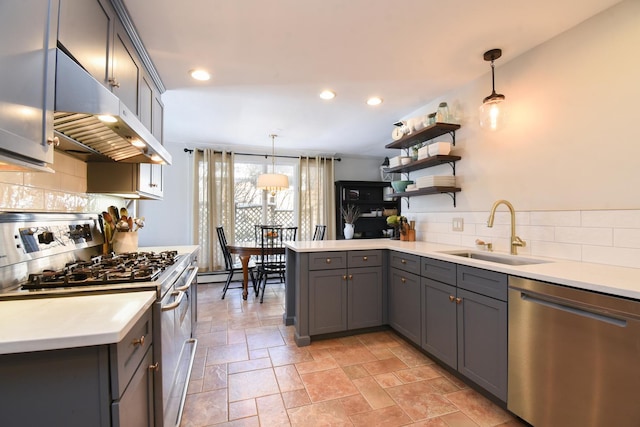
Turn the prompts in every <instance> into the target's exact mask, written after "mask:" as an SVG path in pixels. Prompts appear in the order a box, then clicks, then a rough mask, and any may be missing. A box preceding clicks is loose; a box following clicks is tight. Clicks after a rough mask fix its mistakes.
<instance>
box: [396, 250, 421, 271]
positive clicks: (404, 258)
mask: <svg viewBox="0 0 640 427" xmlns="http://www.w3.org/2000/svg"><path fill="white" fill-rule="evenodd" d="M389 263H390V265H391V267H394V268H399V269H400V270H404V271H408V272H409V273H414V274H420V257H419V256H418V255H410V254H405V253H402V252H397V251H391V252H390V253H389Z"/></svg>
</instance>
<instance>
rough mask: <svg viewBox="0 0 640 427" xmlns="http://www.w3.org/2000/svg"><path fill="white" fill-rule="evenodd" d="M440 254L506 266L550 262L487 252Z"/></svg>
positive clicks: (446, 252)
mask: <svg viewBox="0 0 640 427" xmlns="http://www.w3.org/2000/svg"><path fill="white" fill-rule="evenodd" d="M440 253H443V254H449V255H455V256H460V257H464V258H471V259H479V260H482V261H489V262H496V263H498V264H507V265H529V264H545V263H548V262H551V261H544V260H540V259H534V258H524V257H520V256H515V255H499V254H493V253H487V252H474V251H442V252H440Z"/></svg>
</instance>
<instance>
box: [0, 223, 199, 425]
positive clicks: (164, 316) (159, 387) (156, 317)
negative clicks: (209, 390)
mask: <svg viewBox="0 0 640 427" xmlns="http://www.w3.org/2000/svg"><path fill="white" fill-rule="evenodd" d="M0 242H1V244H0V304H1V301H2V300H12V299H16V298H17V299H25V298H52V297H61V296H70V295H74V296H76V295H95V294H102V293H124V292H136V291H148V290H153V291H155V292H156V295H157V296H156V301H155V303H154V304H153V324H154V328H153V354H154V362H155V364H157V366H158V370H157V372H158V374H157V375H156V376H155V378H154V402H155V405H154V406H155V411H154V412H155V413H154V419H155V426H177V425H179V424H180V419H181V416H182V409H183V406H184V399H185V397H186V391H187V386H188V381H189V376H190V373H191V367H192V364H193V358H194V356H195V350H196V346H197V341H196V340H195V339H194V338H193V331H194V328H195V321H196V313H197V311H196V310H197V307H196V304H197V287H196V284H197V267H196V266H195V262H196V254H195V253H189V254H179V253H178V252H177V251H175V250H167V251H164V250H163V251H158V252H150V251H144V252H134V253H125V254H113V253H110V254H103V253H102V252H103V244H104V237H103V234H102V218H101V217H100V216H99V215H96V214H66V213H58V214H48V213H0ZM0 307H1V305H0Z"/></svg>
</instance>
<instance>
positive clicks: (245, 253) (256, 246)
mask: <svg viewBox="0 0 640 427" xmlns="http://www.w3.org/2000/svg"><path fill="white" fill-rule="evenodd" d="M227 249H229V252H231V253H232V254H236V255H238V257H239V258H240V262H241V263H242V299H243V300H246V299H247V295H248V294H249V260H250V259H251V257H252V256H260V255H261V254H262V245H261V244H260V243H255V242H237V243H232V244H228V245H227ZM264 250H265V255H281V254H284V253H285V250H286V248H285V247H284V246H268V247H265V248H264Z"/></svg>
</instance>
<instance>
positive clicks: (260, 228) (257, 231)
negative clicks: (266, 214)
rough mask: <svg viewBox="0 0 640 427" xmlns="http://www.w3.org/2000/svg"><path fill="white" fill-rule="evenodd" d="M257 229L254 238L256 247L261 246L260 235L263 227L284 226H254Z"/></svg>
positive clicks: (275, 225) (280, 225)
mask: <svg viewBox="0 0 640 427" xmlns="http://www.w3.org/2000/svg"><path fill="white" fill-rule="evenodd" d="M254 227H255V229H254V236H255V242H256V245H259V244H260V239H261V237H260V233H261V230H262V227H282V224H271V225H267V224H255V225H254Z"/></svg>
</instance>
